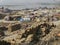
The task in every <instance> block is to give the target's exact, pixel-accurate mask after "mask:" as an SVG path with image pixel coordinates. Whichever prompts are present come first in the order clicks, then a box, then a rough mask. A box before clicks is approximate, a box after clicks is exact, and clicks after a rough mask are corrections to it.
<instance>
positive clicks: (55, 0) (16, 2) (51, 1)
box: [0, 0, 59, 5]
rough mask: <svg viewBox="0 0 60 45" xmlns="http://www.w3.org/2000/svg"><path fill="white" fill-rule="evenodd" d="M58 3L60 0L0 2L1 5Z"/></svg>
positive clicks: (8, 0)
mask: <svg viewBox="0 0 60 45" xmlns="http://www.w3.org/2000/svg"><path fill="white" fill-rule="evenodd" d="M42 2H43V3H47V2H48V3H56V2H59V0H0V5H4V4H13V5H14V4H20V3H42Z"/></svg>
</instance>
